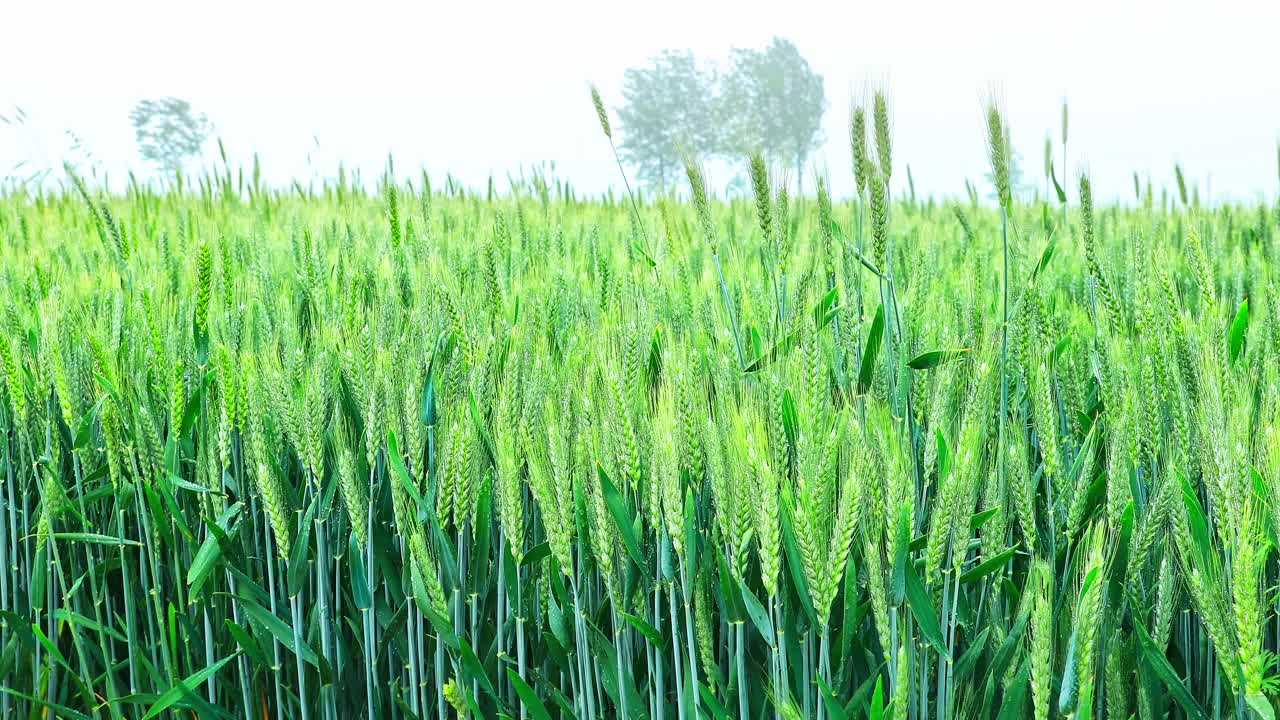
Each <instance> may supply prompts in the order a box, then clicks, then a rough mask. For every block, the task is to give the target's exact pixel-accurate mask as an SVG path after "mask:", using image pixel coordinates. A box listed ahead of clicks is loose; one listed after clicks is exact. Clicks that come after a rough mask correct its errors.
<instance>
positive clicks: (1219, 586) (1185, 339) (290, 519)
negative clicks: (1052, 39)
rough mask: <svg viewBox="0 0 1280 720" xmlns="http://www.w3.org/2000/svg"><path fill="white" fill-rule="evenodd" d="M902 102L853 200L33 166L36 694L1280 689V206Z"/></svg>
mask: <svg viewBox="0 0 1280 720" xmlns="http://www.w3.org/2000/svg"><path fill="white" fill-rule="evenodd" d="M595 100H596V107H597V109H598V111H599V115H600V120H601V124H602V129H603V130H604V135H605V138H607V139H609V140H610V141H611V140H612V132H611V129H610V127H609V122H608V115H607V113H606V111H605V109H604V106H603V104H602V103H601V102H600V101H599V97H598V95H597V96H595ZM584 109H585V108H584ZM887 118H888V110H887V108H886V103H885V100H884V98H883V96H877V97H876V98H875V102H874V103H872V104H870V105H869V106H868V107H867V108H866V109H865V111H864V110H862V109H859V110H857V111H856V112H855V113H854V116H853V122H852V123H851V127H852V130H853V132H852V134H851V143H852V150H853V156H854V158H855V165H856V166H855V168H854V170H855V175H856V178H857V193H856V194H855V195H854V196H853V197H850V198H835V197H831V196H829V194H828V193H827V191H826V188H825V187H824V186H823V184H822V183H821V182H819V183H818V184H817V187H816V192H815V193H814V194H804V195H802V194H799V193H796V192H795V186H796V184H795V182H794V177H792V182H787V174H786V173H784V172H782V171H781V169H779V168H774V167H770V164H769V163H768V162H766V160H765V159H764V158H763V157H760V156H754V157H751V158H742V160H741V163H742V165H743V166H744V167H746V168H748V169H749V172H750V178H751V189H752V191H753V192H752V193H751V195H750V196H749V197H743V198H724V197H716V196H714V195H713V194H712V193H710V191H709V190H708V188H707V186H706V184H705V181H704V179H703V175H704V172H703V170H702V169H701V168H700V166H699V164H698V163H697V161H696V160H695V159H693V158H691V159H690V160H689V163H688V167H687V176H688V184H686V185H684V186H683V187H681V188H679V191H678V192H676V191H669V192H646V193H644V194H633V193H632V192H631V189H630V186H629V185H628V186H627V189H626V192H624V193H623V194H619V195H608V196H605V197H586V196H583V195H581V194H579V193H577V192H576V191H575V190H574V188H573V187H572V185H570V184H569V182H568V181H566V180H563V179H558V178H555V177H551V176H549V175H544V174H534V175H532V176H529V177H525V178H522V179H518V180H513V181H512V184H511V187H510V188H509V189H508V190H505V191H498V192H495V191H494V190H493V188H492V186H491V187H490V189H489V191H488V192H476V191H474V190H471V189H467V188H464V187H462V186H461V185H459V184H458V183H456V182H454V181H452V180H450V181H448V182H445V183H441V182H439V180H438V179H437V178H429V177H428V176H426V175H425V174H422V175H408V176H406V175H397V174H395V173H393V172H391V171H390V170H388V171H387V173H386V174H385V175H384V176H383V177H382V178H381V179H380V180H379V181H378V182H377V184H376V188H372V189H365V188H363V187H361V186H360V185H358V184H356V183H354V182H351V181H349V180H348V179H347V178H345V177H339V178H338V179H337V180H336V181H331V182H328V183H325V184H324V185H323V186H310V187H304V186H302V185H300V184H298V185H294V186H293V187H292V188H288V189H280V188H268V187H265V186H264V185H262V184H261V183H260V182H258V180H257V179H256V178H257V175H256V173H254V172H248V173H246V172H244V171H241V170H238V169H235V168H233V167H231V166H230V165H229V164H226V162H225V159H224V161H223V163H222V164H219V165H215V166H214V167H211V168H210V169H208V170H206V171H205V172H203V173H201V174H198V175H195V176H191V177H188V178H186V179H185V180H184V181H182V182H180V183H177V184H170V185H167V186H165V188H164V189H161V187H160V186H159V185H155V184H152V185H146V184H141V183H137V182H133V181H131V182H130V184H129V186H128V188H127V190H125V191H124V192H118V193H114V194H113V193H109V192H107V191H106V190H104V189H102V188H100V187H97V186H96V185H95V184H94V183H92V182H87V181H84V180H81V179H79V178H78V177H76V176H74V174H72V176H71V178H72V179H71V180H70V181H68V182H67V184H66V185H65V187H62V188H59V189H50V190H43V191H33V192H25V193H16V192H10V193H7V194H5V195H4V196H3V197H0V371H2V373H3V382H0V567H3V568H4V572H3V573H0V717H4V718H10V717H12V718H46V717H47V718H52V717H60V718H112V719H113V720H114V719H119V718H144V719H146V718H153V717H170V718H175V719H176V718H183V719H186V718H197V717H198V718H202V719H205V718H208V719H212V718H223V717H229V718H303V719H306V718H317V719H320V718H324V719H325V720H336V719H337V718H354V717H371V718H404V719H406V720H409V719H411V718H442V719H443V718H455V717H456V718H500V717H509V718H519V719H520V720H529V719H530V718H533V719H536V720H546V719H548V718H578V719H579V720H587V719H589V718H651V719H658V720H666V719H671V718H679V719H681V720H683V719H686V718H687V719H690V720H692V719H694V718H717V719H718V718H737V719H738V720H747V719H755V718H787V719H791V718H819V719H820V720H827V719H830V720H841V719H843V718H851V719H852V718H863V717H865V718H869V719H871V720H876V719H879V718H902V719H903V720H934V719H941V718H1035V719H1037V720H1045V719H1047V718H1063V717H1071V718H1103V717H1105V718H1108V719H1115V720H1123V719H1126V718H1130V717H1136V718H1139V719H1142V720H1147V719H1151V720H1155V719H1158V718H1207V717H1233V718H1239V719H1240V720H1244V719H1245V718H1268V719H1269V718H1273V717H1274V714H1273V702H1274V699H1275V698H1276V696H1277V694H1278V692H1280V667H1278V666H1277V665H1278V660H1277V655H1276V652H1277V651H1280V598H1278V597H1277V595H1276V592H1275V584H1276V580H1277V578H1280V554H1277V553H1276V552H1275V550H1276V538H1277V534H1278V531H1280V430H1277V427H1276V421H1277V418H1280V386H1278V385H1277V380H1278V379H1280V378H1278V375H1280V365H1277V363H1276V360H1275V358H1276V357H1277V354H1278V353H1280V305H1277V303H1276V301H1275V297H1276V282H1277V280H1278V279H1280V261H1277V259H1276V258H1275V248H1276V247H1277V242H1280V212H1278V211H1277V207H1276V205H1275V204H1266V203H1262V202H1254V203H1247V204H1215V205H1208V204H1203V205H1202V204H1201V203H1200V201H1199V199H1198V197H1197V195H1196V193H1195V191H1194V188H1189V187H1188V185H1189V181H1188V179H1186V178H1184V176H1183V174H1182V172H1181V170H1180V169H1179V170H1178V171H1177V173H1176V176H1174V174H1173V173H1172V172H1171V173H1170V178H1168V181H1166V179H1163V178H1154V179H1152V180H1147V179H1140V178H1139V177H1138V176H1137V175H1135V176H1134V179H1133V182H1134V189H1133V190H1134V194H1133V197H1132V198H1131V199H1129V200H1127V201H1126V202H1123V203H1115V202H1108V203H1102V202H1099V203H1097V204H1095V202H1094V199H1093V197H1092V191H1091V187H1090V180H1089V178H1088V176H1087V175H1084V174H1080V173H1076V177H1072V178H1070V180H1068V179H1067V178H1066V177H1063V173H1062V170H1061V167H1063V166H1067V165H1068V159H1067V158H1068V156H1067V152H1068V146H1067V144H1066V139H1067V138H1066V136H1065V131H1066V128H1065V127H1064V128H1063V130H1062V135H1063V137H1061V138H1060V143H1058V142H1057V141H1055V145H1054V146H1053V147H1051V148H1050V149H1049V150H1050V153H1051V157H1052V158H1055V159H1056V160H1057V162H1058V163H1059V165H1060V167H1059V169H1058V170H1057V171H1056V172H1055V173H1054V174H1053V175H1052V176H1051V177H1048V178H1047V180H1046V188H1048V192H1047V193H1041V194H1040V196H1039V197H1035V198H1031V197H1026V196H1024V194H1022V193H1015V192H1014V191H1013V189H1011V183H1010V171H1009V154H1008V144H1007V142H1008V141H1007V137H1008V133H1007V128H1006V127H1005V126H1004V124H1003V121H1002V117H1001V114H1000V111H999V110H998V109H997V108H995V107H994V106H993V107H992V108H991V110H990V112H989V113H988V115H987V117H986V120H987V128H988V133H987V136H986V137H978V138H973V139H972V140H973V142H974V143H975V144H985V146H986V147H987V150H988V154H989V156H990V161H991V168H990V170H991V177H992V178H993V180H994V182H988V183H987V184H986V185H989V186H990V187H987V186H983V187H982V188H980V189H979V188H977V187H974V188H973V189H972V190H971V194H970V197H969V198H964V199H948V200H943V199H927V198H919V199H917V198H916V197H915V195H914V192H908V191H907V181H906V180H905V179H904V178H902V177H901V168H895V167H894V166H893V152H892V151H893V149H894V148H893V147H892V137H891V128H890V124H889V122H888V120H887ZM1064 121H1065V118H1064ZM601 147H602V152H604V153H607V152H608V146H607V145H605V144H602V145H601ZM1071 149H1072V151H1075V148H1071ZM433 181H434V182H435V184H434V185H433ZM1166 185H1168V186H1169V188H1168V190H1165V189H1162V188H1163V187H1164V186H1166ZM1153 186H1154V187H1153ZM988 190H990V191H992V193H993V198H994V200H992V201H980V199H979V195H980V194H982V195H985V194H986V193H987V191H988ZM1262 190H1263V191H1266V190H1267V189H1265V188H1264V189H1262ZM789 192H790V193H792V194H790V195H789V194H788V193H789Z"/></svg>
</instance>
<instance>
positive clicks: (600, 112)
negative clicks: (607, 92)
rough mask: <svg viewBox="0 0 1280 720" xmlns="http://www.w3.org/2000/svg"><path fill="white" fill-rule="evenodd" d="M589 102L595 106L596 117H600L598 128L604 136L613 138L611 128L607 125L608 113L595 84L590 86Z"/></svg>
mask: <svg viewBox="0 0 1280 720" xmlns="http://www.w3.org/2000/svg"><path fill="white" fill-rule="evenodd" d="M591 104H592V105H594V106H595V107H596V117H598V118H600V129H601V130H603V131H604V136H605V137H607V138H609V139H610V140H612V139H613V128H612V127H610V126H609V113H608V112H607V111H606V110H605V109H604V100H602V99H601V98H600V91H599V90H597V89H596V86H595V85H592V86H591Z"/></svg>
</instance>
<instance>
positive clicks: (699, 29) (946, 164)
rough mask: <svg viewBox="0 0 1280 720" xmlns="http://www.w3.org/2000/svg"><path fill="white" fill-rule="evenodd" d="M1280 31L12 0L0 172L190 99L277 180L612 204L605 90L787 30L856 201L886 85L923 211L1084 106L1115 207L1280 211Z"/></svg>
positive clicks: (1061, 8)
mask: <svg viewBox="0 0 1280 720" xmlns="http://www.w3.org/2000/svg"><path fill="white" fill-rule="evenodd" d="M1277 28H1280V3H1277V2H1274V1H1273V0H1224V1H1215V2H1204V1H1203V0H1202V1H1200V2H1187V1H1183V0H1175V1H1171V2H1150V1H1147V0H1143V1H1141V2H1126V1H1124V0H1111V1H1110V2H1097V1H1094V0H1083V1H1080V2H1072V3H1066V2H1055V3H1050V2H1025V1H1023V2H1015V1H1013V0H1007V1H996V0H972V1H971V2H960V3H956V2H942V1H941V0H923V1H918V2H911V1H907V2H884V1H883V0H882V1H881V2H875V3H864V2H848V1H846V2H810V1H808V0H791V1H790V2H776V1H775V2H771V3H754V2H699V1H697V0H683V1H680V2H677V1H674V0H650V1H648V2H643V3H601V2H585V1H583V0H573V1H572V2H543V3H538V2H483V1H481V2H467V1H466V0H453V1H452V2H438V1H436V0H431V1H429V2H412V3H411V2H391V1H388V0H365V1H364V2H352V1H350V0H348V1H347V2H342V3H331V2H322V1H319V0H313V1H311V2H295V1H293V0H290V1H288V2H281V1H277V0H256V1H255V2H249V1H248V0H223V1H222V2H217V3H195V2H185V1H182V0H169V1H168V2H159V1H158V0H123V1H122V2H117V3H102V2H88V1H86V0H74V1H72V0H42V1H40V2H21V1H20V0H0V114H2V115H8V114H10V112H11V111H12V109H13V108H14V106H20V107H22V108H23V109H24V110H25V111H26V112H27V114H28V116H29V121H28V125H27V126H26V127H23V128H14V127H10V126H5V125H0V176H3V175H5V174H7V173H8V172H9V168H10V167H12V166H13V165H14V164H15V163H16V162H19V161H26V162H27V163H28V167H33V166H39V165H46V166H59V165H60V164H61V161H62V159H63V157H64V156H65V155H67V153H68V148H69V146H70V141H69V139H68V138H69V136H68V135H67V134H66V132H67V131H71V132H73V133H75V135H76V136H77V137H78V138H79V139H80V141H81V145H82V147H83V148H85V149H87V150H88V151H89V152H91V153H92V156H93V157H94V158H95V159H96V160H97V161H98V162H100V163H101V165H102V167H103V168H105V169H106V171H107V172H108V173H109V174H110V175H111V176H113V177H115V178H119V177H122V176H123V174H124V172H125V171H126V170H127V169H129V168H138V169H142V166H141V161H140V159H139V157H138V153H137V148H136V145H135V143H134V138H133V131H132V128H131V127H130V125H129V119H128V115H129V110H130V108H131V107H132V106H133V104H134V103H136V102H137V101H138V100H141V99H143V98H155V97H163V96H168V95H174V96H178V97H182V98H185V99H187V100H189V101H190V102H191V103H192V105H193V106H194V107H195V108H196V109H197V110H200V111H203V112H205V113H206V114H207V115H208V116H209V118H210V120H211V121H212V122H213V123H214V124H215V126H216V130H217V134H218V135H219V136H221V137H222V138H223V139H224V140H225V142H226V144H227V147H228V151H229V153H230V154H231V157H232V159H233V162H234V161H240V162H243V163H245V164H246V165H248V163H249V158H250V156H251V154H252V153H253V152H254V151H257V152H258V153H259V154H260V156H261V158H262V162H263V170H264V176H265V178H266V179H267V180H269V181H271V182H275V183H286V182H288V181H289V180H291V179H294V178H300V179H303V180H306V179H308V178H313V177H321V176H332V175H333V174H334V172H335V169H336V167H337V164H338V161H339V160H342V161H344V162H345V163H346V165H347V166H348V167H357V168H360V169H361V170H362V171H363V173H364V175H365V177H366V178H372V177H374V176H376V175H377V174H378V173H379V172H380V171H381V169H382V168H383V167H384V166H385V162H386V157H387V155H388V153H391V154H393V155H394V157H395V163H396V169H397V171H398V173H399V174H401V175H404V174H406V173H407V172H409V171H414V170H416V169H417V168H420V167H425V168H427V170H428V171H430V172H431V173H432V175H433V176H443V174H444V173H445V172H452V173H453V174H454V175H455V176H457V177H459V178H461V179H462V180H463V181H464V182H467V183H469V184H472V185H476V186H480V185H483V184H484V183H485V181H486V179H487V178H488V176H489V174H490V173H493V174H495V175H496V176H497V178H498V179H499V187H504V186H505V180H504V178H505V174H506V173H507V172H508V171H518V169H519V168H520V167H521V166H522V165H524V166H529V165H531V164H535V163H541V162H545V161H555V163H556V171H557V174H558V175H560V176H561V177H565V178H567V179H569V180H571V181H572V182H573V183H574V184H575V186H576V187H578V188H579V189H580V190H583V191H600V190H603V189H604V188H606V187H608V186H610V185H619V180H618V176H617V170H616V168H615V167H614V165H613V158H612V155H611V154H610V153H609V149H608V146H607V144H605V140H604V138H603V137H602V136H601V134H600V132H599V129H598V127H597V126H596V119H595V116H594V113H593V111H592V110H591V106H590V101H589V97H588V93H587V86H588V83H591V82H594V83H596V84H597V85H598V86H599V87H600V89H601V92H602V93H603V94H604V97H605V100H606V102H607V103H609V104H610V105H611V106H616V104H617V103H618V102H620V100H621V86H622V73H623V71H624V70H625V69H626V68H628V67H634V66H638V65H642V64H644V63H645V62H646V60H647V59H648V58H649V57H651V56H652V55H654V54H656V53H658V52H659V51H661V50H663V49H665V48H689V49H692V50H693V51H694V52H695V54H697V55H698V56H699V57H702V58H705V59H707V60H717V61H718V60H723V58H724V57H725V56H726V55H727V53H728V50H729V49H730V48H731V47H735V46H751V47H760V46H763V45H764V44H765V43H767V42H768V41H769V39H770V38H771V37H772V36H774V35H780V36H783V37H786V38H788V39H790V40H791V41H792V42H794V43H795V44H796V46H797V47H798V48H799V50H800V52H801V53H802V54H803V55H804V56H805V57H806V58H807V59H808V60H809V63H810V65H811V66H812V67H813V68H814V70H815V71H816V72H818V73H820V74H821V75H822V76H823V78H824V80H825V88H826V94H827V103H828V109H827V113H826V115H825V116H824V120H823V127H824V132H825V135H826V139H827V142H826V145H825V146H824V147H823V148H822V149H821V150H820V151H819V153H818V154H817V156H816V157H815V159H814V162H815V163H816V171H817V172H820V173H823V174H825V175H827V176H828V177H829V178H830V180H831V184H832V186H833V188H834V189H835V190H836V192H837V193H841V194H843V193H847V192H848V191H849V190H850V188H851V187H852V173H851V171H850V169H849V167H850V162H849V148H848V131H847V125H848V117H849V107H850V99H851V97H852V96H854V95H861V94H862V93H863V91H864V89H865V88H867V87H874V86H878V85H883V86H884V87H886V88H887V89H888V92H889V97H890V105H891V109H892V113H893V121H894V155H895V174H894V177H895V185H899V186H904V185H905V179H906V172H905V165H907V164H909V165H910V166H911V169H912V173H913V175H914V177H915V182H916V188H917V191H918V192H920V193H933V194H947V195H956V194H960V193H963V188H964V180H965V178H970V179H972V180H973V181H975V182H978V183H983V180H982V176H983V173H984V172H985V171H986V156H985V150H984V146H983V127H982V112H981V110H982V103H983V101H984V99H985V98H986V97H987V96H988V95H989V94H990V93H991V92H992V91H993V90H994V91H996V92H997V93H998V95H999V96H1000V97H1001V98H1002V100H1003V104H1004V106H1005V108H1006V110H1007V113H1008V119H1009V123H1010V126H1011V128H1012V136H1013V141H1014V145H1015V147H1016V148H1017V149H1018V150H1019V151H1020V152H1021V153H1022V155H1023V157H1024V170H1025V172H1026V174H1027V176H1028V179H1029V180H1031V181H1032V182H1037V183H1038V182H1039V181H1040V178H1041V177H1042V167H1043V161H1042V157H1043V146H1044V139H1045V137H1046V135H1048V134H1052V135H1053V136H1054V137H1055V142H1056V138H1057V134H1058V132H1059V130H1058V127H1059V124H1060V121H1059V113H1060V107H1061V102H1062V100H1063V98H1066V99H1067V100H1068V101H1069V103H1070V110H1071V113H1070V114H1071V118H1070V133H1069V134H1070V137H1069V140H1070V145H1069V155H1070V161H1069V165H1070V169H1071V175H1072V177H1074V176H1075V174H1076V172H1077V170H1078V169H1079V168H1081V167H1088V169H1089V170H1090V172H1091V173H1092V175H1093V177H1094V183H1095V187H1096V188H1097V189H1098V192H1099V193H1100V194H1101V195H1103V196H1107V197H1113V198H1120V199H1123V200H1126V201H1127V200H1129V199H1131V197H1132V173H1133V171H1135V170H1136V171H1138V172H1139V173H1140V174H1142V175H1143V176H1144V178H1145V177H1146V176H1147V175H1150V176H1151V177H1152V178H1153V179H1154V180H1155V182H1156V186H1157V187H1160V186H1161V185H1162V184H1163V185H1170V186H1171V185H1172V175H1173V165H1174V163H1175V162H1180V163H1182V165H1183V167H1184V169H1185V171H1186V172H1187V175H1188V177H1189V178H1190V179H1191V180H1192V181H1194V182H1195V183H1196V185H1197V186H1199V188H1200V191H1201V193H1202V196H1204V195H1205V194H1206V193H1207V194H1210V195H1211V196H1212V197H1213V198H1222V197H1231V198H1236V199H1253V198H1256V197H1263V196H1265V197H1268V198H1271V197H1274V196H1275V194H1276V193H1277V191H1278V186H1280V180H1278V178H1277V158H1276V143H1277V138H1278V137H1280V45H1278V44H1277V38H1278V37H1280V35H1277ZM212 148H213V144H212V143H210V153H209V155H210V156H212ZM78 152H79V153H80V154H79V155H77V157H78V158H83V157H84V155H83V151H78ZM1059 164H1061V161H1059ZM715 174H716V177H713V181H720V182H723V181H726V180H728V179H729V178H728V177H727V175H728V171H727V170H725V169H723V168H720V169H719V170H716V171H715ZM899 178H901V181H899V180H898V179H899ZM806 184H808V183H806ZM980 187H981V189H982V190H983V192H984V193H985V192H986V190H987V188H985V187H983V186H982V185H980ZM1157 192H1158V191H1157Z"/></svg>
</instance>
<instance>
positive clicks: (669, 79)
mask: <svg viewBox="0 0 1280 720" xmlns="http://www.w3.org/2000/svg"><path fill="white" fill-rule="evenodd" d="M715 82H716V77H715V74H714V73H713V72H712V71H710V70H707V69H704V68H702V67H699V65H698V62H697V61H696V60H695V59H694V57H693V53H691V52H689V51H687V50H686V51H675V50H666V51H663V53H662V54H661V55H658V56H657V57H655V58H653V59H652V60H651V61H650V64H649V66H648V67H643V68H631V69H629V70H627V71H626V73H624V74H623V86H622V97H623V99H624V101H625V104H624V105H623V106H622V107H621V108H619V109H618V119H619V120H620V121H621V123H622V143H621V144H620V145H619V150H620V151H621V153H622V156H623V159H625V160H626V161H627V163H628V164H630V165H632V166H634V167H635V169H636V175H637V176H638V177H639V179H640V181H641V182H643V183H646V184H648V185H655V186H657V187H665V186H667V184H668V183H670V182H674V181H675V180H677V179H678V178H679V177H680V176H681V175H680V173H681V172H683V170H682V168H683V167H684V166H683V164H682V156H683V153H686V152H688V153H695V154H696V153H711V152H716V151H717V150H718V149H719V148H720V146H721V142H720V132H719V129H718V127H717V125H716V113H715Z"/></svg>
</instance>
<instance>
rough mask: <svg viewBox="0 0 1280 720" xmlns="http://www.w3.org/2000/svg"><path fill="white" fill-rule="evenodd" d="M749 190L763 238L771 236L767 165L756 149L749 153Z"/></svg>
mask: <svg viewBox="0 0 1280 720" xmlns="http://www.w3.org/2000/svg"><path fill="white" fill-rule="evenodd" d="M750 165H751V192H752V194H753V195H755V199H756V220H757V221H758V222H759V223H760V231H761V232H763V233H764V237H765V239H768V238H771V237H773V197H772V196H771V195H770V193H769V167H768V165H766V164H765V161H764V155H762V154H761V153H760V152H759V151H758V150H757V151H756V152H753V153H751V159H750Z"/></svg>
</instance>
